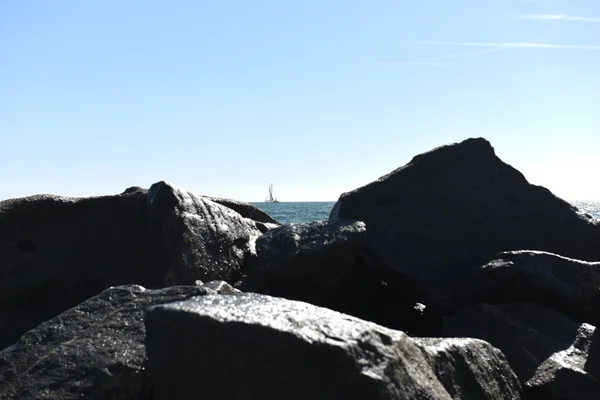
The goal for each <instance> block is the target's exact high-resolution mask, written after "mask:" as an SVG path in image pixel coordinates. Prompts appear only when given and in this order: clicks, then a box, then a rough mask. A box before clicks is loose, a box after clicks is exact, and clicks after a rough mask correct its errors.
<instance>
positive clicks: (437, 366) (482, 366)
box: [414, 338, 520, 399]
mask: <svg viewBox="0 0 600 400" xmlns="http://www.w3.org/2000/svg"><path fill="white" fill-rule="evenodd" d="M414 340H415V342H416V343H417V344H418V346H419V347H420V348H421V350H422V351H423V354H424V355H425V359H427V361H428V362H429V365H430V366H431V368H432V369H433V371H434V373H435V375H436V377H437V378H438V380H439V381H440V382H441V383H442V385H444V388H445V389H446V391H447V392H448V394H450V397H451V398H452V399H504V398H515V399H516V398H519V396H520V387H519V383H518V380H517V379H516V375H515V374H514V372H513V371H512V369H510V368H509V367H507V362H506V357H505V356H504V354H502V352H501V351H500V350H498V349H496V348H495V347H493V346H492V345H491V344H489V343H488V342H485V341H483V340H478V339H471V338H450V339H448V338H414Z"/></svg>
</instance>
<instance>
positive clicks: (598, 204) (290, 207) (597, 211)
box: [252, 201, 600, 224]
mask: <svg viewBox="0 0 600 400" xmlns="http://www.w3.org/2000/svg"><path fill="white" fill-rule="evenodd" d="M252 204H254V205H255V206H256V207H258V208H260V209H261V210H263V211H265V212H266V213H267V214H269V215H270V216H271V217H273V218H275V219H276V220H277V221H279V222H281V223H283V224H287V223H291V222H311V221H315V220H324V219H328V218H329V213H330V212H331V209H332V208H333V205H334V204H335V202H333V201H327V202H281V203H252ZM571 204H573V205H575V206H576V207H577V208H579V209H580V210H581V211H583V212H584V213H588V214H590V215H591V216H592V217H594V218H597V219H600V201H572V202H571Z"/></svg>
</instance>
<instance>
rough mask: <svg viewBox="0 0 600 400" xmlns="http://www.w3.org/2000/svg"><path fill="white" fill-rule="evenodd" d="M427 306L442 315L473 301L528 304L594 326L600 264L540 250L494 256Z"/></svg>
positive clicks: (599, 305) (599, 310) (599, 307)
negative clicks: (434, 308)
mask: <svg viewBox="0 0 600 400" xmlns="http://www.w3.org/2000/svg"><path fill="white" fill-rule="evenodd" d="M451 282H453V284H447V285H446V287H445V293H438V295H437V297H436V298H432V299H431V300H432V302H433V303H434V304H435V305H436V306H437V307H439V308H440V309H444V310H446V311H451V310H456V309H459V308H464V307H467V306H471V305H474V304H478V303H484V302H485V303H493V304H500V303H509V302H516V301H531V302H535V303H538V304H542V305H546V306H548V307H551V308H554V309H556V310H558V311H561V312H562V313H564V314H565V315H567V316H568V317H569V318H571V319H572V320H575V321H579V322H588V323H590V324H592V325H594V326H596V325H598V324H599V323H600V262H586V261H581V260H575V259H571V258H566V257H562V256H559V255H556V254H552V253H547V252H541V251H511V252H503V253H500V254H499V255H498V256H497V257H496V258H495V259H494V260H492V261H490V262H488V263H487V264H485V265H484V266H482V267H480V268H477V269H474V270H473V271H472V272H471V273H470V275H469V276H467V277H466V278H464V279H460V280H455V281H451Z"/></svg>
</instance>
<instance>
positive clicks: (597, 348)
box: [583, 329, 600, 379]
mask: <svg viewBox="0 0 600 400" xmlns="http://www.w3.org/2000/svg"><path fill="white" fill-rule="evenodd" d="M583 369H585V370H586V371H587V372H588V373H590V374H592V375H594V376H595V377H596V378H597V379H600V329H595V330H594V334H593V335H592V338H591V345H590V349H589V351H588V357H587V360H586V361H585V365H584V367H583Z"/></svg>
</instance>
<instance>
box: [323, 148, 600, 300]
mask: <svg viewBox="0 0 600 400" xmlns="http://www.w3.org/2000/svg"><path fill="white" fill-rule="evenodd" d="M331 218H348V219H355V220H360V221H364V222H365V223H366V225H367V230H368V236H369V239H368V240H369V243H368V247H369V248H370V249H371V250H372V251H373V252H374V253H375V254H377V255H378V256H379V257H380V258H381V259H382V260H383V262H384V263H385V264H386V265H387V266H388V267H390V268H392V269H395V270H398V271H401V272H403V273H405V274H407V275H409V276H412V277H414V278H416V279H417V280H418V281H419V282H420V283H422V284H423V285H424V287H425V288H426V289H427V291H428V292H435V290H436V288H438V287H439V286H440V285H443V284H444V283H443V282H444V281H445V280H446V278H447V277H449V276H456V275H460V274H461V273H462V272H464V271H465V270H466V269H468V268H470V267H474V266H479V265H483V264H484V263H486V262H488V261H489V260H491V259H492V258H493V257H494V256H496V254H498V253H500V252H502V251H509V250H521V249H533V250H542V251H548V252H552V253H556V254H560V255H563V256H566V257H572V258H578V259H581V260H588V261H594V260H600V246H599V244H600V227H599V226H597V225H596V222H594V220H593V219H591V218H590V217H589V216H586V215H583V214H581V213H579V212H578V210H577V209H576V208H575V207H573V206H571V205H570V204H568V203H567V202H565V201H563V200H561V199H559V198H557V197H555V196H554V195H553V194H552V193H550V191H548V190H547V189H545V188H543V187H539V186H534V185H530V184H529V183H528V182H527V180H526V179H525V178H524V177H523V175H522V174H521V173H520V172H519V171H517V170H516V169H514V168H512V167H511V166H509V165H507V164H505V163H504V162H502V161H501V160H500V159H499V158H498V157H497V156H496V155H495V153H494V149H493V148H492V146H491V145H490V143H489V142H488V141H486V140H485V139H468V140H465V141H464V142H461V143H458V144H454V145H449V146H444V147H440V148H437V149H434V150H432V151H430V152H428V153H424V154H420V155H418V156H416V157H414V158H413V159H412V161H411V162H410V163H409V164H407V165H405V166H403V167H401V168H398V169H397V170H395V171H393V172H392V173H390V174H389V175H386V176H384V177H382V178H381V179H379V180H377V181H375V182H372V183H370V184H368V185H366V186H364V187H361V188H359V189H356V190H354V191H352V192H349V193H344V194H343V195H342V196H341V197H340V199H339V200H338V202H337V203H336V205H335V207H334V209H333V210H332V213H331Z"/></svg>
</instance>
